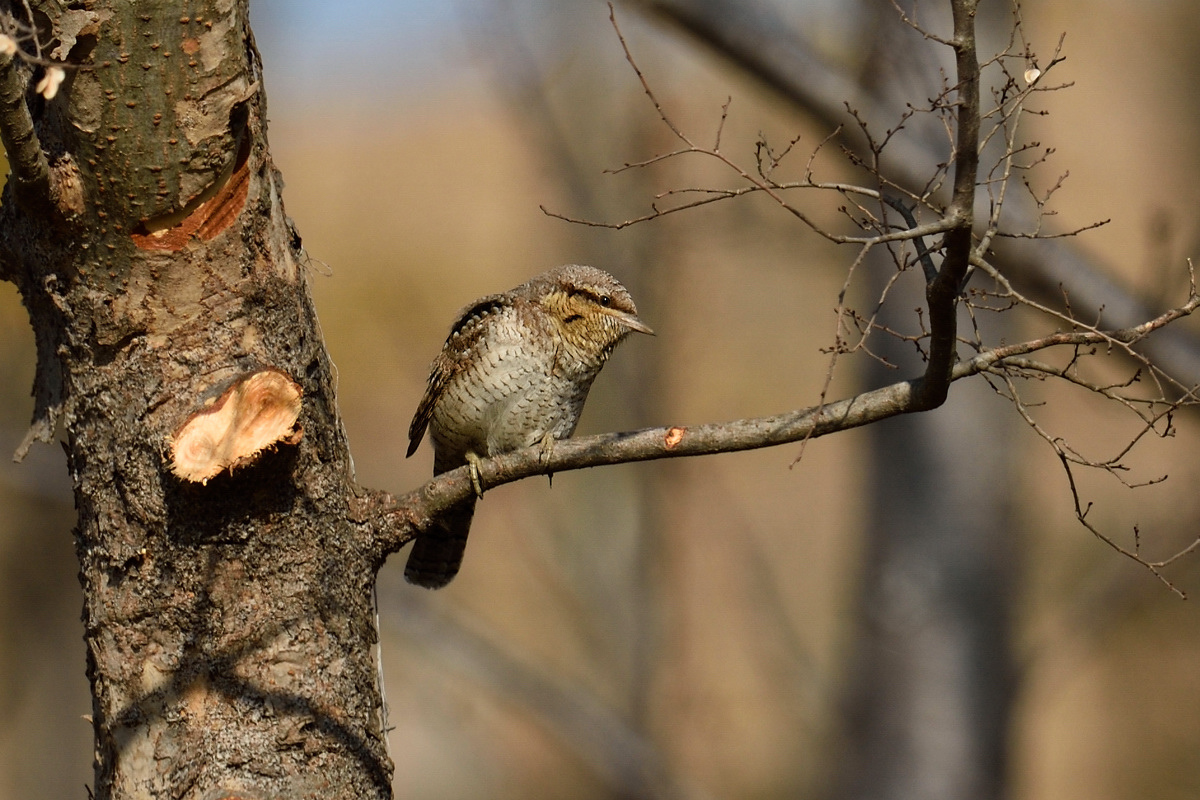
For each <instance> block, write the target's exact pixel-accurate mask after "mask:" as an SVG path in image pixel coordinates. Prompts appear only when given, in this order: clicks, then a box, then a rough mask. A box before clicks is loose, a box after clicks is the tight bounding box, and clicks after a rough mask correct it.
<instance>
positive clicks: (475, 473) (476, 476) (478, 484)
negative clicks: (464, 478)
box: [467, 450, 483, 499]
mask: <svg viewBox="0 0 1200 800" xmlns="http://www.w3.org/2000/svg"><path fill="white" fill-rule="evenodd" d="M480 461H482V459H481V458H480V457H479V456H477V455H475V453H473V452H471V451H470V450H468V451H467V472H468V473H470V475H471V486H472V487H473V488H474V489H475V496H476V497H478V498H480V499H482V498H483V476H482V475H481V474H480V473H479V462H480Z"/></svg>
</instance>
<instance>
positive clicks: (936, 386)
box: [918, 0, 979, 408]
mask: <svg viewBox="0 0 1200 800" xmlns="http://www.w3.org/2000/svg"><path fill="white" fill-rule="evenodd" d="M951 5H952V10H953V14H954V43H953V44H954V55H955V67H956V70H957V73H958V103H957V107H958V111H957V115H956V123H957V126H958V135H957V139H956V141H955V151H956V157H955V159H954V190H953V196H952V198H951V201H950V207H949V208H948V209H947V211H946V215H945V216H946V219H947V220H948V221H950V222H951V223H953V227H951V228H950V230H948V231H947V232H946V237H945V257H944V258H943V259H942V266H941V269H940V270H938V275H937V278H935V279H934V280H933V282H932V283H929V284H928V285H927V286H926V288H925V297H926V300H927V301H928V303H929V329H930V334H929V364H928V366H927V367H926V370H925V377H926V380H925V381H924V382H923V383H922V385H921V391H920V395H919V400H918V402H919V403H920V405H921V406H922V407H924V408H936V407H937V406H940V405H941V404H942V403H943V402H945V400H946V393H947V391H949V388H950V381H951V380H952V378H951V376H950V372H951V369H952V368H953V366H954V359H955V354H956V351H957V348H958V335H957V334H958V297H959V287H961V286H962V283H963V279H964V278H965V277H966V275H967V268H968V267H969V266H970V260H971V229H972V228H973V227H974V222H975V184H976V180H977V178H978V175H979V58H978V56H977V54H976V52H975V6H976V0H954V2H953V3H952V4H951Z"/></svg>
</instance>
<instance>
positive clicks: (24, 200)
mask: <svg viewBox="0 0 1200 800" xmlns="http://www.w3.org/2000/svg"><path fill="white" fill-rule="evenodd" d="M3 38H5V39H8V37H3ZM9 41H10V42H11V39H9ZM25 90H26V85H25V80H24V77H23V76H22V75H21V71H20V70H19V69H18V68H17V61H16V59H15V57H14V53H12V52H10V49H8V48H0V141H2V142H3V143H4V152H5V153H7V154H8V162H9V166H10V168H11V169H12V175H13V181H14V188H15V190H16V195H17V201H18V202H19V203H20V204H21V205H22V207H23V208H25V210H26V211H28V212H30V213H39V212H45V211H47V210H49V208H50V164H49V162H48V161H47V160H46V154H45V153H44V152H42V147H41V143H40V142H39V141H38V137H37V133H35V132H34V130H33V118H32V117H31V116H30V115H29V107H28V106H27V105H26V104H25Z"/></svg>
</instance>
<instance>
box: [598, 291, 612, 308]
mask: <svg viewBox="0 0 1200 800" xmlns="http://www.w3.org/2000/svg"><path fill="white" fill-rule="evenodd" d="M611 302H612V298H611V297H609V296H608V295H606V294H602V295H600V305H602V306H607V305H608V304H609V303H611Z"/></svg>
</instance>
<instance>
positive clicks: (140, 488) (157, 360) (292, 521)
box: [0, 0, 391, 798]
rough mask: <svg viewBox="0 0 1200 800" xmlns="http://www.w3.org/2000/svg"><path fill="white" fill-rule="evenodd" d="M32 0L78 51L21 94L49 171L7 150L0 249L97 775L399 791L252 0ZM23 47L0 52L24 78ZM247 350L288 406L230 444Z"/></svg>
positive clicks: (324, 360) (209, 790)
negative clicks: (66, 554)
mask: <svg viewBox="0 0 1200 800" xmlns="http://www.w3.org/2000/svg"><path fill="white" fill-rule="evenodd" d="M30 5H31V6H32V9H33V11H32V13H33V16H34V19H35V20H36V22H37V27H36V31H37V36H38V39H39V41H38V42H37V43H36V44H35V42H34V41H33V38H32V37H26V38H25V39H24V40H23V41H20V44H21V46H22V50H23V52H24V53H26V54H33V53H34V52H35V49H36V47H37V46H38V45H40V50H41V54H42V56H43V58H48V59H51V60H55V61H67V62H69V64H71V65H74V67H76V68H70V69H68V71H67V77H66V81H65V83H64V85H63V86H62V88H61V90H60V91H59V92H58V94H57V95H56V96H54V97H53V99H50V100H44V99H43V98H42V97H41V96H38V95H35V94H34V93H33V91H32V89H30V90H29V91H27V92H26V93H25V98H24V99H25V101H26V103H27V105H28V107H29V110H30V112H31V114H32V118H33V124H34V128H33V130H34V131H35V132H36V135H37V138H38V139H39V140H40V146H41V151H42V152H43V153H44V154H46V157H47V160H48V167H49V169H48V175H46V177H47V180H46V182H45V183H44V184H41V183H39V181H38V180H36V178H37V175H38V174H39V173H38V165H37V163H36V161H34V162H31V163H29V164H21V163H19V162H18V159H16V158H13V151H12V150H11V149H10V158H13V161H14V164H13V172H14V178H15V180H14V179H10V181H9V185H8V186H7V187H6V190H5V195H4V205H3V209H2V211H0V225H2V226H3V236H2V237H0V259H2V260H0V271H2V272H0V274H2V276H3V277H4V278H6V279H8V280H11V281H13V282H14V283H16V285H17V286H18V288H19V290H20V292H21V296H22V298H23V300H24V303H25V305H26V307H27V308H28V309H29V313H30V318H31V321H32V324H33V327H34V330H35V332H36V340H37V344H38V356H39V365H38V375H37V386H36V388H35V397H36V409H35V419H34V425H33V427H32V429H31V432H30V434H31V435H30V439H31V440H32V438H34V437H36V438H42V439H47V440H48V439H50V437H51V436H52V435H53V432H54V428H55V425H56V423H57V421H58V420H59V419H61V421H62V422H63V423H64V424H65V428H66V432H67V451H68V458H69V466H70V473H71V478H72V481H73V485H74V492H75V502H76V507H77V510H78V514H79V520H78V526H77V527H76V529H75V532H74V533H75V541H76V547H77V551H78V556H79V564H80V580H81V581H82V583H83V587H84V592H85V607H84V622H85V626H86V633H85V638H86V643H87V648H88V676H89V678H90V680H91V684H92V691H93V697H94V701H93V702H94V708H93V724H94V728H95V737H96V786H95V796H96V797H98V798H127V797H168V796H169V797H173V798H200V797H221V796H230V797H235V796H236V797H289V798H290V797H317V796H320V797H323V798H329V797H345V798H367V797H389V796H390V777H391V762H390V760H389V759H388V757H387V754H386V749H385V743H384V731H383V727H384V726H383V720H382V719H381V714H380V709H381V708H382V701H381V696H380V688H379V684H378V680H377V675H378V670H377V663H376V652H377V651H376V631H375V627H374V615H373V610H372V607H371V596H372V587H373V584H374V577H375V571H376V569H377V567H378V565H379V563H380V562H381V560H382V557H383V556H382V554H381V552H380V551H379V549H378V547H373V546H372V537H371V536H370V533H369V530H368V528H367V526H366V525H364V524H361V523H359V522H356V521H355V515H354V513H353V512H352V510H351V506H352V498H353V497H354V491H353V475H352V469H351V464H350V459H349V453H348V451H347V447H346V440H345V436H344V434H343V431H342V427H341V423H340V420H339V418H338V412H337V407H336V404H335V400H334V390H333V381H332V378H331V367H330V362H329V359H328V356H327V354H326V351H325V349H324V345H323V342H322V339H321V336H320V333H319V329H318V326H317V321H316V317H315V314H314V311H313V306H312V302H311V299H310V295H309V290H308V285H307V276H306V274H305V270H304V267H303V263H302V262H303V255H302V251H301V250H300V249H299V239H298V237H297V236H296V235H295V232H294V230H293V229H292V228H291V227H290V225H289V223H288V220H287V219H286V217H285V215H284V210H283V204H282V199H281V196H280V191H281V186H282V182H281V180H280V177H279V174H278V173H277V172H276V170H275V169H274V167H273V165H272V163H271V158H270V153H269V151H268V148H267V139H266V98H265V94H264V92H263V85H262V79H261V71H260V65H259V61H258V54H257V51H256V50H255V47H254V43H253V38H252V35H251V33H250V28H249V20H248V9H247V4H246V2H245V0H239V1H238V2H234V1H233V0H208V1H207V2H190V3H148V2H141V3H122V2H115V0H97V2H94V3H89V4H88V10H86V11H84V10H66V7H65V6H64V4H60V3H55V2H48V1H46V2H39V0H32V2H31V3H30ZM5 11H6V14H7V15H8V18H9V21H10V30H14V31H16V30H21V29H22V26H23V29H25V30H28V29H29V26H28V24H27V23H28V22H29V20H28V18H27V17H26V12H25V6H24V5H23V4H20V3H10V4H6V8H5ZM14 25H15V26H14ZM17 38H18V39H20V37H17ZM27 61H28V59H22V58H20V57H18V58H17V59H15V60H13V61H12V62H11V63H10V64H8V65H7V66H6V67H5V68H4V72H5V75H6V76H8V77H10V78H15V79H16V81H17V82H19V83H17V85H19V86H21V87H24V86H25V85H29V86H30V87H32V85H33V84H34V83H36V81H37V79H38V77H39V76H40V75H41V74H42V73H43V71H44V68H43V67H40V66H34V67H27V66H25V64H26V62H27ZM31 71H32V73H33V74H32V79H31V80H29V78H30V76H29V72H31ZM6 99H7V100H10V101H11V100H12V98H6ZM16 100H17V102H16V103H11V102H10V103H8V104H7V105H12V106H13V107H17V106H19V105H20V103H19V101H20V96H19V95H18V96H17V98H16ZM19 110H20V109H19V108H18V111H19ZM3 124H4V125H5V129H6V131H5V132H6V134H7V133H11V132H12V131H13V130H18V129H19V128H20V124H19V120H18V122H16V123H13V122H12V121H11V120H10V119H9V118H8V117H6V118H5V122H4V123H3ZM18 132H19V131H18ZM5 142H6V146H7V145H8V144H9V139H8V138H6V140H5ZM29 176H33V178H34V179H33V180H27V179H26V178H28V177H29ZM47 187H48V188H47ZM252 376H268V377H269V376H276V377H275V378H270V379H271V380H275V381H276V382H277V383H279V384H280V385H282V386H284V388H285V389H286V388H287V387H290V386H293V382H294V386H298V388H299V389H300V391H301V392H302V404H301V405H300V407H299V418H298V421H297V422H296V426H295V428H294V429H291V430H289V431H288V432H286V434H285V433H283V432H276V434H273V436H272V438H271V439H269V440H257V441H256V442H254V443H253V444H251V445H249V446H246V447H242V449H238V447H239V446H240V445H238V446H232V450H229V452H224V451H223V450H222V448H225V449H226V450H228V449H229V447H230V446H231V445H230V442H231V441H232V439H231V438H230V437H231V436H232V435H233V434H236V433H238V432H239V431H243V430H244V429H246V428H247V425H248V424H249V423H255V424H256V423H258V422H261V421H262V418H261V417H259V416H255V415H256V414H257V413H258V412H259V411H261V410H262V409H261V408H259V407H252V403H251V399H252V398H250V399H248V398H249V391H250V390H249V388H248V387H250V386H251V385H252V382H250V381H248V380H247V378H248V377H252ZM284 376H286V377H284ZM226 390H231V391H226ZM206 404H207V405H206ZM222 409H224V411H222ZM221 414H225V416H224V417H222V416H221ZM230 415H232V416H230ZM189 420H190V421H191V422H192V423H195V422H196V421H197V420H200V421H207V422H206V423H205V424H208V423H209V422H211V423H212V425H214V426H215V427H213V428H212V429H211V430H208V431H207V434H206V436H207V438H205V437H204V436H202V437H201V439H202V440H203V441H200V442H199V444H198V445H197V444H196V442H192V444H193V445H196V446H197V447H198V450H197V452H198V453H199V456H200V457H203V456H204V455H205V454H206V453H207V454H209V455H212V454H213V453H215V454H216V456H219V457H216V458H214V459H211V460H210V466H211V469H209V470H208V471H204V470H197V469H193V470H192V471H189V469H188V464H187V463H185V458H184V456H185V455H187V454H183V453H181V451H180V445H181V443H182V442H183V441H184V437H185V433H186V432H188V429H187V428H185V427H184V424H185V423H187V422H189ZM222 420H223V421H222ZM287 422H290V419H289V420H287ZM222 425H224V426H225V427H222ZM239 426H240V427H239ZM249 427H250V428H253V427H254V426H253V425H252V424H250V425H249ZM283 427H287V426H286V425H284V426H283ZM231 432H232V433H231ZM201 433H204V431H201ZM223 437H224V438H223ZM272 441H273V442H274V443H272ZM206 447H207V448H208V449H207V450H206V449H205V448H206ZM191 455H193V456H194V455H196V453H192V454H191ZM179 475H183V476H184V477H179Z"/></svg>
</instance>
